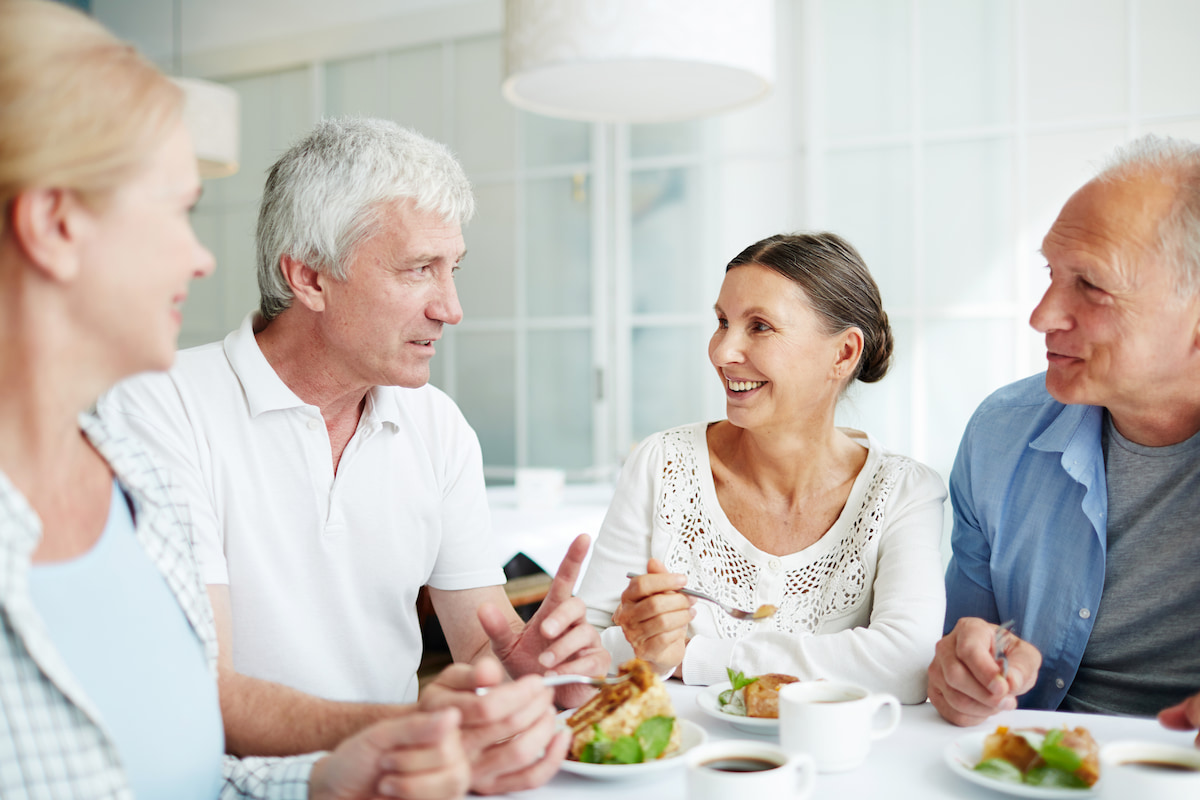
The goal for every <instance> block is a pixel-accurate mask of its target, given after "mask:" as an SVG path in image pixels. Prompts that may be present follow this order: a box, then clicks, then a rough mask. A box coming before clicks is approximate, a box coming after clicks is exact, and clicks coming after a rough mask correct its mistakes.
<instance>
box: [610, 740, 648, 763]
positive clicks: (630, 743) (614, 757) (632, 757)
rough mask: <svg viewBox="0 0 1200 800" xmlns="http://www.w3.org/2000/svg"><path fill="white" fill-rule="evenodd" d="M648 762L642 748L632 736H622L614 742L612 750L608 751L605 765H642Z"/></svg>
mask: <svg viewBox="0 0 1200 800" xmlns="http://www.w3.org/2000/svg"><path fill="white" fill-rule="evenodd" d="M645 760H646V757H645V756H644V755H643V754H642V746H641V745H640V744H638V740H637V739H635V738H634V737H632V736H621V737H619V738H618V739H617V740H616V741H615V742H613V746H612V750H609V751H608V757H607V758H606V759H604V763H605V764H640V763H642V762H643V761H645Z"/></svg>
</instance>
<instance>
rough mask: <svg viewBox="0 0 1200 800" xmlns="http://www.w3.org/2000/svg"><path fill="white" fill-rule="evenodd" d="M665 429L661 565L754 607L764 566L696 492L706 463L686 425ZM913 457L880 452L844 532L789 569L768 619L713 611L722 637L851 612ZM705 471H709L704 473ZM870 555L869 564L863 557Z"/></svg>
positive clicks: (810, 624)
mask: <svg viewBox="0 0 1200 800" xmlns="http://www.w3.org/2000/svg"><path fill="white" fill-rule="evenodd" d="M662 436H663V450H664V455H665V459H664V466H663V491H662V495H661V500H660V505H659V508H658V510H657V512H656V513H657V516H658V520H659V522H660V524H661V525H662V526H663V529H664V530H666V531H669V532H670V534H671V544H670V546H669V547H668V550H667V559H666V567H667V569H668V570H670V571H671V572H681V573H686V574H687V575H688V576H689V579H688V584H689V585H690V586H692V587H693V588H696V589H699V590H700V591H702V592H705V593H706V594H709V595H711V596H713V597H715V598H717V599H718V600H720V601H722V602H724V603H729V604H731V605H733V606H736V607H738V608H755V607H756V606H757V605H758V602H759V601H758V600H757V599H756V598H755V594H754V586H755V584H756V583H757V582H758V577H759V573H760V572H761V568H760V567H758V566H756V565H755V564H753V563H751V562H750V561H749V560H747V559H746V558H745V557H744V556H743V555H742V554H741V553H739V552H738V550H737V549H736V548H735V547H733V546H732V545H731V544H730V543H729V542H728V541H727V540H726V539H725V537H723V536H722V535H721V534H720V533H719V532H718V530H717V526H716V525H714V524H713V521H712V519H711V518H710V517H709V515H708V512H707V511H706V510H705V509H704V504H703V502H702V498H701V486H702V483H701V476H702V472H701V470H703V469H704V468H703V467H701V466H700V463H699V461H698V459H697V457H696V452H695V449H694V448H693V447H692V444H691V436H692V434H691V432H690V431H689V430H688V429H686V428H680V429H676V430H671V431H667V432H665V433H664V434H662ZM912 463H913V462H912V460H911V459H908V458H906V457H904V456H894V455H889V456H885V457H884V458H882V459H881V460H880V463H879V466H878V468H877V469H876V470H875V474H874V475H872V476H871V479H870V483H869V485H868V486H867V490H866V492H865V494H864V495H863V498H862V503H861V505H860V506H859V508H858V511H857V513H856V514H855V516H854V521H853V523H852V524H851V525H850V529H849V531H848V532H847V533H846V534H845V535H844V536H843V538H842V540H841V541H840V542H838V543H837V544H836V545H835V546H834V547H831V548H830V549H829V551H828V552H826V553H825V555H823V556H821V557H820V558H819V559H817V560H816V561H814V562H812V563H810V564H807V565H805V566H804V567H801V568H800V569H795V570H789V571H788V572H787V573H786V579H785V586H786V588H785V589H784V596H783V597H782V598H781V599H780V600H779V601H778V602H776V605H777V606H778V611H777V612H776V613H775V615H774V616H773V617H772V618H770V619H768V620H758V621H752V620H736V619H734V618H733V617H730V616H729V615H727V614H717V615H716V619H717V629H718V631H719V632H720V635H721V636H722V638H726V639H739V638H742V637H743V636H746V635H748V634H749V633H751V632H752V631H763V630H774V631H779V632H783V633H814V632H816V630H817V628H818V627H819V626H820V624H821V623H822V622H823V621H824V620H826V619H828V618H830V617H835V616H840V615H842V614H843V613H846V612H848V611H851V610H852V609H854V608H855V607H856V606H857V605H858V604H859V603H861V602H863V600H864V599H865V597H866V595H867V594H868V592H869V588H870V587H869V579H870V578H871V577H872V576H873V575H874V572H875V565H874V559H875V552H876V549H877V547H876V546H877V544H878V540H879V536H880V533H881V531H882V530H883V514H884V507H885V506H886V504H887V499H888V497H889V496H890V495H891V493H892V490H893V489H894V488H895V486H896V482H897V480H899V478H900V477H901V475H903V474H904V473H905V472H906V471H908V470H909V469H910V465H911V464H912ZM704 477H706V478H707V476H704ZM867 558H869V559H870V563H868V562H867V560H866V559H867Z"/></svg>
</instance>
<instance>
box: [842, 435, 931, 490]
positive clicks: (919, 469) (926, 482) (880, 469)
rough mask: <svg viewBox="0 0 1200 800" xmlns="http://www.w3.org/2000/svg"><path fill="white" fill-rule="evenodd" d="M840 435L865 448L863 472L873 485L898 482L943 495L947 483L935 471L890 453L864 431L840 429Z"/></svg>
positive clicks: (911, 459) (920, 463)
mask: <svg viewBox="0 0 1200 800" xmlns="http://www.w3.org/2000/svg"><path fill="white" fill-rule="evenodd" d="M839 430H841V431H842V433H844V434H846V435H847V436H849V437H850V439H851V440H852V441H855V442H858V443H859V444H861V445H862V446H863V447H866V448H867V451H868V452H867V463H866V464H865V465H864V467H863V469H864V471H866V472H868V474H870V475H872V477H873V480H874V481H876V482H882V481H886V482H889V483H901V484H904V485H905V486H906V487H908V488H912V489H921V490H925V491H929V490H932V491H935V492H938V493H940V494H942V495H945V494H946V483H945V481H943V480H942V476H941V475H939V474H938V472H937V470H935V469H933V467H930V466H929V465H927V464H924V463H922V462H920V461H917V460H916V459H915V458H913V457H911V456H906V455H904V454H902V453H897V452H895V451H894V450H890V449H889V448H888V447H887V446H885V445H884V444H882V443H881V442H880V441H879V440H878V439H876V438H875V437H874V436H872V435H871V434H869V433H866V432H864V431H860V430H855V429H853V428H840V429H839Z"/></svg>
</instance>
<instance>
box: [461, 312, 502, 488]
mask: <svg viewBox="0 0 1200 800" xmlns="http://www.w3.org/2000/svg"><path fill="white" fill-rule="evenodd" d="M515 352H516V346H515V344H514V341H513V334H511V333H497V332H486V333H485V332H481V331H480V332H475V331H471V332H468V331H457V332H455V335H454V363H455V376H456V378H457V380H456V383H457V387H458V388H457V391H456V392H455V397H454V400H455V402H457V403H458V407H459V408H460V409H462V412H463V415H464V416H465V417H466V418H467V422H469V423H471V427H473V428H474V429H475V433H476V434H478V435H479V444H480V446H481V447H482V448H483V463H484V464H486V465H498V466H505V467H509V466H512V465H513V464H516V463H517V444H516V425H515V424H514V423H515V420H516V418H517V413H516V378H515V376H516V374H517V369H516V356H515Z"/></svg>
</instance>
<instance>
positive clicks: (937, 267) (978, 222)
mask: <svg viewBox="0 0 1200 800" xmlns="http://www.w3.org/2000/svg"><path fill="white" fill-rule="evenodd" d="M1011 158H1012V156H1011V144H1010V142H1009V140H1008V139H1002V140H997V141H983V142H965V143H961V144H942V145H930V146H929V147H928V148H926V150H925V160H924V169H925V204H926V205H925V214H924V217H923V220H922V221H923V235H924V246H925V287H926V292H927V298H928V301H929V302H930V303H932V304H934V305H941V304H955V303H1002V302H1007V301H1009V300H1012V299H1014V286H1015V280H1016V277H1015V274H1014V268H1013V250H1012V247H1013V241H1012V240H1013V228H1012V223H1011V220H1012V210H1011V209H1012V166H1011Z"/></svg>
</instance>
